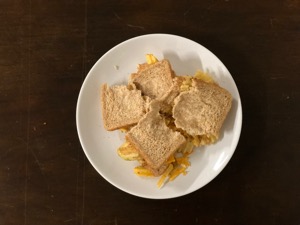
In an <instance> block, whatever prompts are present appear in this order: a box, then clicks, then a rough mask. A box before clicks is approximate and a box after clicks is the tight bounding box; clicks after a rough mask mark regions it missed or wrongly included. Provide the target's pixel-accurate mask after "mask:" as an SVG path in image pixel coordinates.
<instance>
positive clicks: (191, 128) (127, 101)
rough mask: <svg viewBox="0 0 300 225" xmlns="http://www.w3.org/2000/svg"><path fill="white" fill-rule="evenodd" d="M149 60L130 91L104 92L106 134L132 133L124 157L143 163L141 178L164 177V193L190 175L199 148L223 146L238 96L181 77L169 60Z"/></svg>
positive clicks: (202, 78) (201, 79)
mask: <svg viewBox="0 0 300 225" xmlns="http://www.w3.org/2000/svg"><path fill="white" fill-rule="evenodd" d="M146 59H147V63H143V64H140V65H139V66H138V69H137V72H135V73H132V74H131V76H130V77H129V81H128V85H127V86H126V85H116V86H111V87H109V86H108V85H107V84H103V85H102V86H101V103H102V118H103V122H104V128H105V129H106V130H108V131H112V130H117V129H119V130H121V131H125V132H126V135H125V138H126V140H125V143H124V144H123V145H122V146H120V148H119V149H118V154H119V156H120V157H121V158H123V159H125V160H130V161H136V162H138V166H136V167H135V169H134V173H135V174H137V175H139V176H153V177H155V176H160V179H159V181H158V183H157V186H158V187H159V188H161V187H162V186H163V185H164V184H165V183H166V182H168V181H172V180H174V179H175V178H176V177H177V176H178V175H180V174H183V175H186V174H187V168H188V167H189V166H190V162H189V156H190V154H191V153H192V152H193V150H194V148H195V147H196V146H201V145H207V144H212V143H214V142H215V141H217V140H218V137H219V133H220V129H221V127H222V125H223V123H224V121H225V119H226V117H227V115H228V113H229V111H230V108H231V104H232V96H231V94H230V93H229V92H228V91H227V90H226V89H224V88H222V87H220V86H219V85H218V84H217V83H215V82H214V80H213V79H212V78H211V77H210V76H209V75H208V74H205V73H203V72H200V71H198V72H197V73H196V74H195V76H194V77H192V76H176V74H175V72H174V71H173V70H172V67H171V64H170V62H169V61H168V60H167V59H163V60H161V61H159V60H157V59H156V58H155V57H154V56H153V55H152V54H148V55H147V56H146Z"/></svg>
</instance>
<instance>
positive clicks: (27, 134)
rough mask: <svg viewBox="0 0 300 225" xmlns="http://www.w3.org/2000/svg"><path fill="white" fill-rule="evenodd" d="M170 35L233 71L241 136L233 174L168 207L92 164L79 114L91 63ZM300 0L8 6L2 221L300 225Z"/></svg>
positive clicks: (4, 16)
mask: <svg viewBox="0 0 300 225" xmlns="http://www.w3.org/2000/svg"><path fill="white" fill-rule="evenodd" d="M149 33H170V34H176V35H180V36H184V37H187V38H190V39H192V40H194V41H196V42H198V43H200V44H202V45H203V46H205V47H207V48H208V49H210V50H211V51H212V52H213V53H215V54H216V55H217V56H218V57H219V58H220V59H221V60H222V62H223V63H224V64H225V65H226V66H227V68H228V69H229V71H230V72H231V74H232V76H233V78H234V80H235V82H236V84H237V86H238V88H239V91H240V95H241V99H242V105H243V128H242V134H241V138H240V142H239V144H238V147H237V149H236V152H235V154H234V156H233V157H232V159H231V161H230V162H229V164H228V165H227V166H226V168H225V169H224V171H223V172H222V173H221V174H220V175H219V176H218V177H217V178H216V179H214V180H213V181H212V182H210V183H209V184H208V185H206V186H205V187H203V188H201V189H200V190H198V191H196V192H194V193H192V194H189V195H187V196H184V197H180V198H175V199H170V200H148V199H143V198H139V197H135V196H131V195H129V194H127V193H124V192H122V191H120V190H118V189H117V188H115V187H114V186H112V185H111V184H109V183H108V182H107V181H105V180H104V179H103V178H102V177H101V176H100V175H99V174H98V173H97V172H96V170H95V169H94V168H93V167H92V166H91V164H90V163H89V161H88V160H87V158H86V156H85V155H84V152H83V150H82V147H81V145H80V143H79V139H78V135H77V131H76V122H75V113H76V102H77V97H78V94H79V90H80V87H81V85H82V82H83V80H84V78H85V76H86V75H87V73H88V71H89V70H90V69H91V67H92V66H93V64H94V63H95V62H96V61H97V60H98V59H99V58H100V57H101V56H102V55H103V54H104V53H105V52H107V51H108V50H109V49H110V48H112V47H113V46H115V45H116V44H119V43H120V42H123V41H125V40H127V39H128V38H131V37H135V36H138V35H143V34H149ZM299 65H300V1H299V0H282V1H274V0H253V1H241V0H202V1H197V0H184V1H171V0H164V1H158V0H152V1H134V0H127V1H126V0H124V1H117V0H109V1H104V0H85V1H83V0H78V1H75V0H63V1H62V0H54V1H46V0H26V1H25V0H1V1H0V224H1V225H2V224H3V225H11V224H13V225H20V224H21V225H22V224H24V225H36V224H44V225H48V224H81V225H85V224H91V225H94V224H95V225H96V224H97V225H109V224H111V225H141V224H143V225H154V224H156V225H163V224H175V225H176V224H178V225H192V224H222V225H224V224H274V225H275V224H278V225H284V224H286V225H299V224H300V138H299V132H300V129H299V128H300V120H299V116H300V107H299V105H300V104H299V103H300V92H299V87H300V74H299V70H300V68H299Z"/></svg>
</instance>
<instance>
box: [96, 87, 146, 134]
mask: <svg viewBox="0 0 300 225" xmlns="http://www.w3.org/2000/svg"><path fill="white" fill-rule="evenodd" d="M101 103H102V104H101V105H102V119H103V123H104V128H105V129H106V130H108V131H113V130H117V129H124V128H128V127H130V126H133V125H135V124H137V123H138V122H139V120H140V119H141V118H142V117H143V116H144V115H145V113H146V109H147V100H145V98H143V96H142V94H141V91H140V90H130V89H129V88H128V87H127V86H126V85H116V86H112V87H109V86H108V85H107V84H103V85H102V86H101Z"/></svg>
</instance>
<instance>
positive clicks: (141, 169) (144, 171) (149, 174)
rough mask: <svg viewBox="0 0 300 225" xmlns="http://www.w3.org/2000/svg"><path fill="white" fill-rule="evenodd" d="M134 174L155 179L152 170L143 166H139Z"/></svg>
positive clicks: (134, 170)
mask: <svg viewBox="0 0 300 225" xmlns="http://www.w3.org/2000/svg"><path fill="white" fill-rule="evenodd" d="M133 172H134V173H135V174H136V175H138V176H143V177H153V174H152V172H151V171H150V170H148V169H146V168H145V167H142V166H137V167H135V168H134V169H133Z"/></svg>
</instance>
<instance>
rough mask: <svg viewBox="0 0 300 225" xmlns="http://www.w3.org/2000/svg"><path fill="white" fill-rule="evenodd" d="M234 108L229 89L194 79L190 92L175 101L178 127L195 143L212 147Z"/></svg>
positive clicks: (185, 92) (179, 96) (174, 112)
mask: <svg viewBox="0 0 300 225" xmlns="http://www.w3.org/2000/svg"><path fill="white" fill-rule="evenodd" d="M231 104H232V96H231V94H230V93H229V92H228V91H227V90H226V89H224V88H222V87H220V86H219V85H217V84H216V83H212V82H205V81H203V80H200V79H197V78H194V79H192V80H191V87H190V89H189V90H188V91H183V92H181V93H180V94H179V95H178V96H177V97H176V98H175V99H174V107H173V110H172V114H173V118H174V123H175V126H176V127H177V128H178V129H181V130H182V131H184V132H185V133H186V134H188V135H189V136H191V137H193V138H194V139H198V140H201V139H202V140H205V141H206V143H205V144H210V143H212V142H214V141H216V140H217V139H218V137H219V133H220V129H221V127H222V125H223V122H224V120H225V118H226V116H227V114H228V112H229V110H230V108H231Z"/></svg>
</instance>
